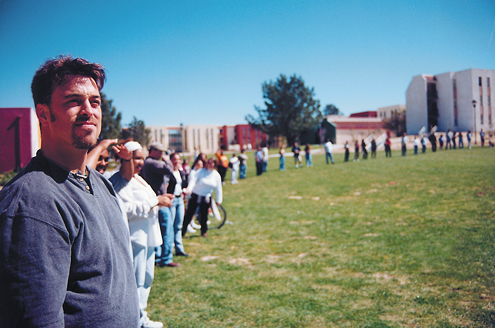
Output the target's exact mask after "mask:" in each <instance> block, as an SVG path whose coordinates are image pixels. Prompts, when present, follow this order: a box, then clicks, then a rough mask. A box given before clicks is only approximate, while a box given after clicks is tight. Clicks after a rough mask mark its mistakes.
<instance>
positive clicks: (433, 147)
mask: <svg viewBox="0 0 495 328" xmlns="http://www.w3.org/2000/svg"><path fill="white" fill-rule="evenodd" d="M428 139H430V143H431V151H432V152H436V151H437V138H436V137H435V133H430V136H429V137H428Z"/></svg>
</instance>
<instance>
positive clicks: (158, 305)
mask: <svg viewBox="0 0 495 328" xmlns="http://www.w3.org/2000/svg"><path fill="white" fill-rule="evenodd" d="M353 155H354V154H353V153H351V158H352V157H353ZM248 156H249V157H250V158H249V165H248V178H247V179H246V180H241V181H240V183H239V184H237V185H231V184H230V183H229V182H230V181H227V185H226V186H225V187H224V204H223V205H224V206H225V208H226V209H227V212H228V220H229V221H231V222H233V224H232V225H229V224H227V225H226V226H224V227H223V228H222V229H219V230H210V231H209V233H208V234H209V236H210V237H209V238H201V237H199V233H196V234H192V235H188V236H186V238H185V240H184V244H185V249H186V252H187V253H189V254H191V257H189V258H175V260H176V261H178V262H180V263H181V264H182V266H181V267H178V268H156V270H155V281H154V283H153V287H152V288H151V295H150V299H149V303H148V311H149V315H150V317H151V319H152V320H159V321H162V322H163V323H164V324H165V326H169V327H369V328H371V327H443V328H446V327H495V306H494V301H495V268H494V264H495V263H494V262H495V245H494V242H495V214H494V213H495V178H494V173H495V165H494V164H495V163H494V160H495V150H493V149H489V148H484V149H481V148H473V149H472V150H467V149H466V148H464V149H458V150H455V151H454V150H452V151H441V152H440V151H438V152H436V153H431V151H430V150H429V149H428V151H427V153H426V154H420V155H417V156H414V155H413V154H412V151H411V150H409V153H408V156H407V157H401V156H400V152H399V151H395V152H393V157H392V158H385V155H384V152H383V151H381V152H378V156H377V158H376V159H368V160H361V161H359V162H356V163H354V162H352V161H351V162H348V163H343V154H335V155H334V156H335V160H336V164H335V165H326V164H325V158H324V155H313V164H314V167H312V168H306V167H304V168H302V169H295V168H294V167H293V165H292V158H290V157H288V158H287V170H286V171H284V172H280V171H279V170H278V159H275V158H273V159H270V162H269V166H268V172H266V173H265V174H263V175H262V176H261V177H256V176H255V165H254V156H253V153H249V154H248ZM227 175H228V176H229V175H230V171H229V172H228V173H227Z"/></svg>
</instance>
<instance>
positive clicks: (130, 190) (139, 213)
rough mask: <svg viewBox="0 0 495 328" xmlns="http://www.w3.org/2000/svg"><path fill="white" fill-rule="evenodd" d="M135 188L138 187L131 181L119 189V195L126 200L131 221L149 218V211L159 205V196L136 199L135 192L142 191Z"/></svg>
mask: <svg viewBox="0 0 495 328" xmlns="http://www.w3.org/2000/svg"><path fill="white" fill-rule="evenodd" d="M133 179H134V178H133ZM131 181H132V180H131ZM134 183H135V181H134ZM135 188H136V187H134V186H133V184H132V183H129V184H128V185H127V186H125V187H124V188H122V189H121V190H120V191H119V196H120V198H122V201H123V202H124V205H125V211H126V213H127V219H128V220H129V221H131V220H135V219H145V218H148V213H149V212H150V211H151V208H152V207H153V206H156V205H158V197H156V196H155V197H143V199H141V200H138V199H136V197H135V195H134V193H135V192H140V191H139V190H135ZM144 195H146V193H144Z"/></svg>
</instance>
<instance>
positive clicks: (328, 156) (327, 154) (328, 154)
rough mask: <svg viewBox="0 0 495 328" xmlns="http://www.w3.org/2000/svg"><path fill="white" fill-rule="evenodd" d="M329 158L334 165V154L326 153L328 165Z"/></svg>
mask: <svg viewBox="0 0 495 328" xmlns="http://www.w3.org/2000/svg"><path fill="white" fill-rule="evenodd" d="M329 158H330V161H331V162H332V164H333V155H332V153H326V155H325V159H326V161H327V164H328V159H329Z"/></svg>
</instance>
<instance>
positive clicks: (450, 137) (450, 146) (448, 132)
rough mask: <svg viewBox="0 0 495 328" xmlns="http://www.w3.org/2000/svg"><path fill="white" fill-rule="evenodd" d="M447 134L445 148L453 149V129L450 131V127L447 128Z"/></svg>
mask: <svg viewBox="0 0 495 328" xmlns="http://www.w3.org/2000/svg"><path fill="white" fill-rule="evenodd" d="M445 136H446V137H447V142H446V143H445V150H447V149H449V148H450V149H452V143H451V141H452V131H450V129H448V130H447V133H446V134H445Z"/></svg>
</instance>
